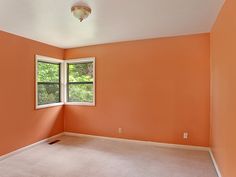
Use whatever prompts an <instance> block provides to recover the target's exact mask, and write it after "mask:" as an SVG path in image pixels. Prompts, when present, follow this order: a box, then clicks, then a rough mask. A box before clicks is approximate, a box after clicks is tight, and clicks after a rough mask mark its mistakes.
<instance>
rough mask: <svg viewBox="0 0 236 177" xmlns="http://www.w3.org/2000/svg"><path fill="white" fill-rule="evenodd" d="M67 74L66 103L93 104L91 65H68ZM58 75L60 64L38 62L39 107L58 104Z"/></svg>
mask: <svg viewBox="0 0 236 177" xmlns="http://www.w3.org/2000/svg"><path fill="white" fill-rule="evenodd" d="M68 73H69V77H68V79H69V80H68V83H69V85H68V99H69V100H68V101H69V102H93V80H94V78H93V63H92V62H90V63H76V64H68ZM59 75H60V64H54V63H46V62H40V61H39V62H38V78H37V80H38V104H39V105H43V104H49V103H57V102H60V82H59V81H60V77H59ZM81 82H82V83H81ZM83 82H86V83H83Z"/></svg>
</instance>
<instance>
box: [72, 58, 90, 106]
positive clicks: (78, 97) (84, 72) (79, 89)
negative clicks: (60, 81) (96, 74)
mask: <svg viewBox="0 0 236 177" xmlns="http://www.w3.org/2000/svg"><path fill="white" fill-rule="evenodd" d="M68 70H69V83H71V84H69V86H68V94H69V95H68V101H69V102H93V63H76V64H69V65H68ZM78 82H91V83H90V84H82V83H78Z"/></svg>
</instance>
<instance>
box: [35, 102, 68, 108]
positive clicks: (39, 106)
mask: <svg viewBox="0 0 236 177" xmlns="http://www.w3.org/2000/svg"><path fill="white" fill-rule="evenodd" d="M62 105H64V103H62V102H61V103H51V104H45V105H37V106H36V109H44V108H49V107H54V106H62Z"/></svg>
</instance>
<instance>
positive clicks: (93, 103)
mask: <svg viewBox="0 0 236 177" xmlns="http://www.w3.org/2000/svg"><path fill="white" fill-rule="evenodd" d="M91 62H92V63H93V102H92V103H90V102H68V83H67V81H68V78H69V75H68V71H67V69H68V64H77V63H91ZM95 68H96V62H95V57H89V58H78V59H70V60H65V65H64V71H65V72H64V73H65V97H64V98H65V105H79V106H95V105H96V95H95V94H96V78H95V76H96V74H95V72H96V70H95Z"/></svg>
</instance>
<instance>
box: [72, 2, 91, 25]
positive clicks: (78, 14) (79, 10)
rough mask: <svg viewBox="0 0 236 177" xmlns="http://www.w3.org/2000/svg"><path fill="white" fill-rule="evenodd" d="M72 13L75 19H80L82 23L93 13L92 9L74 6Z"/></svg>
mask: <svg viewBox="0 0 236 177" xmlns="http://www.w3.org/2000/svg"><path fill="white" fill-rule="evenodd" d="M71 12H72V13H73V15H74V17H75V18H78V19H79V21H80V22H82V21H83V20H84V19H86V18H87V17H88V16H89V15H90V14H91V12H92V10H91V8H90V7H88V6H84V5H74V6H72V7H71Z"/></svg>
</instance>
